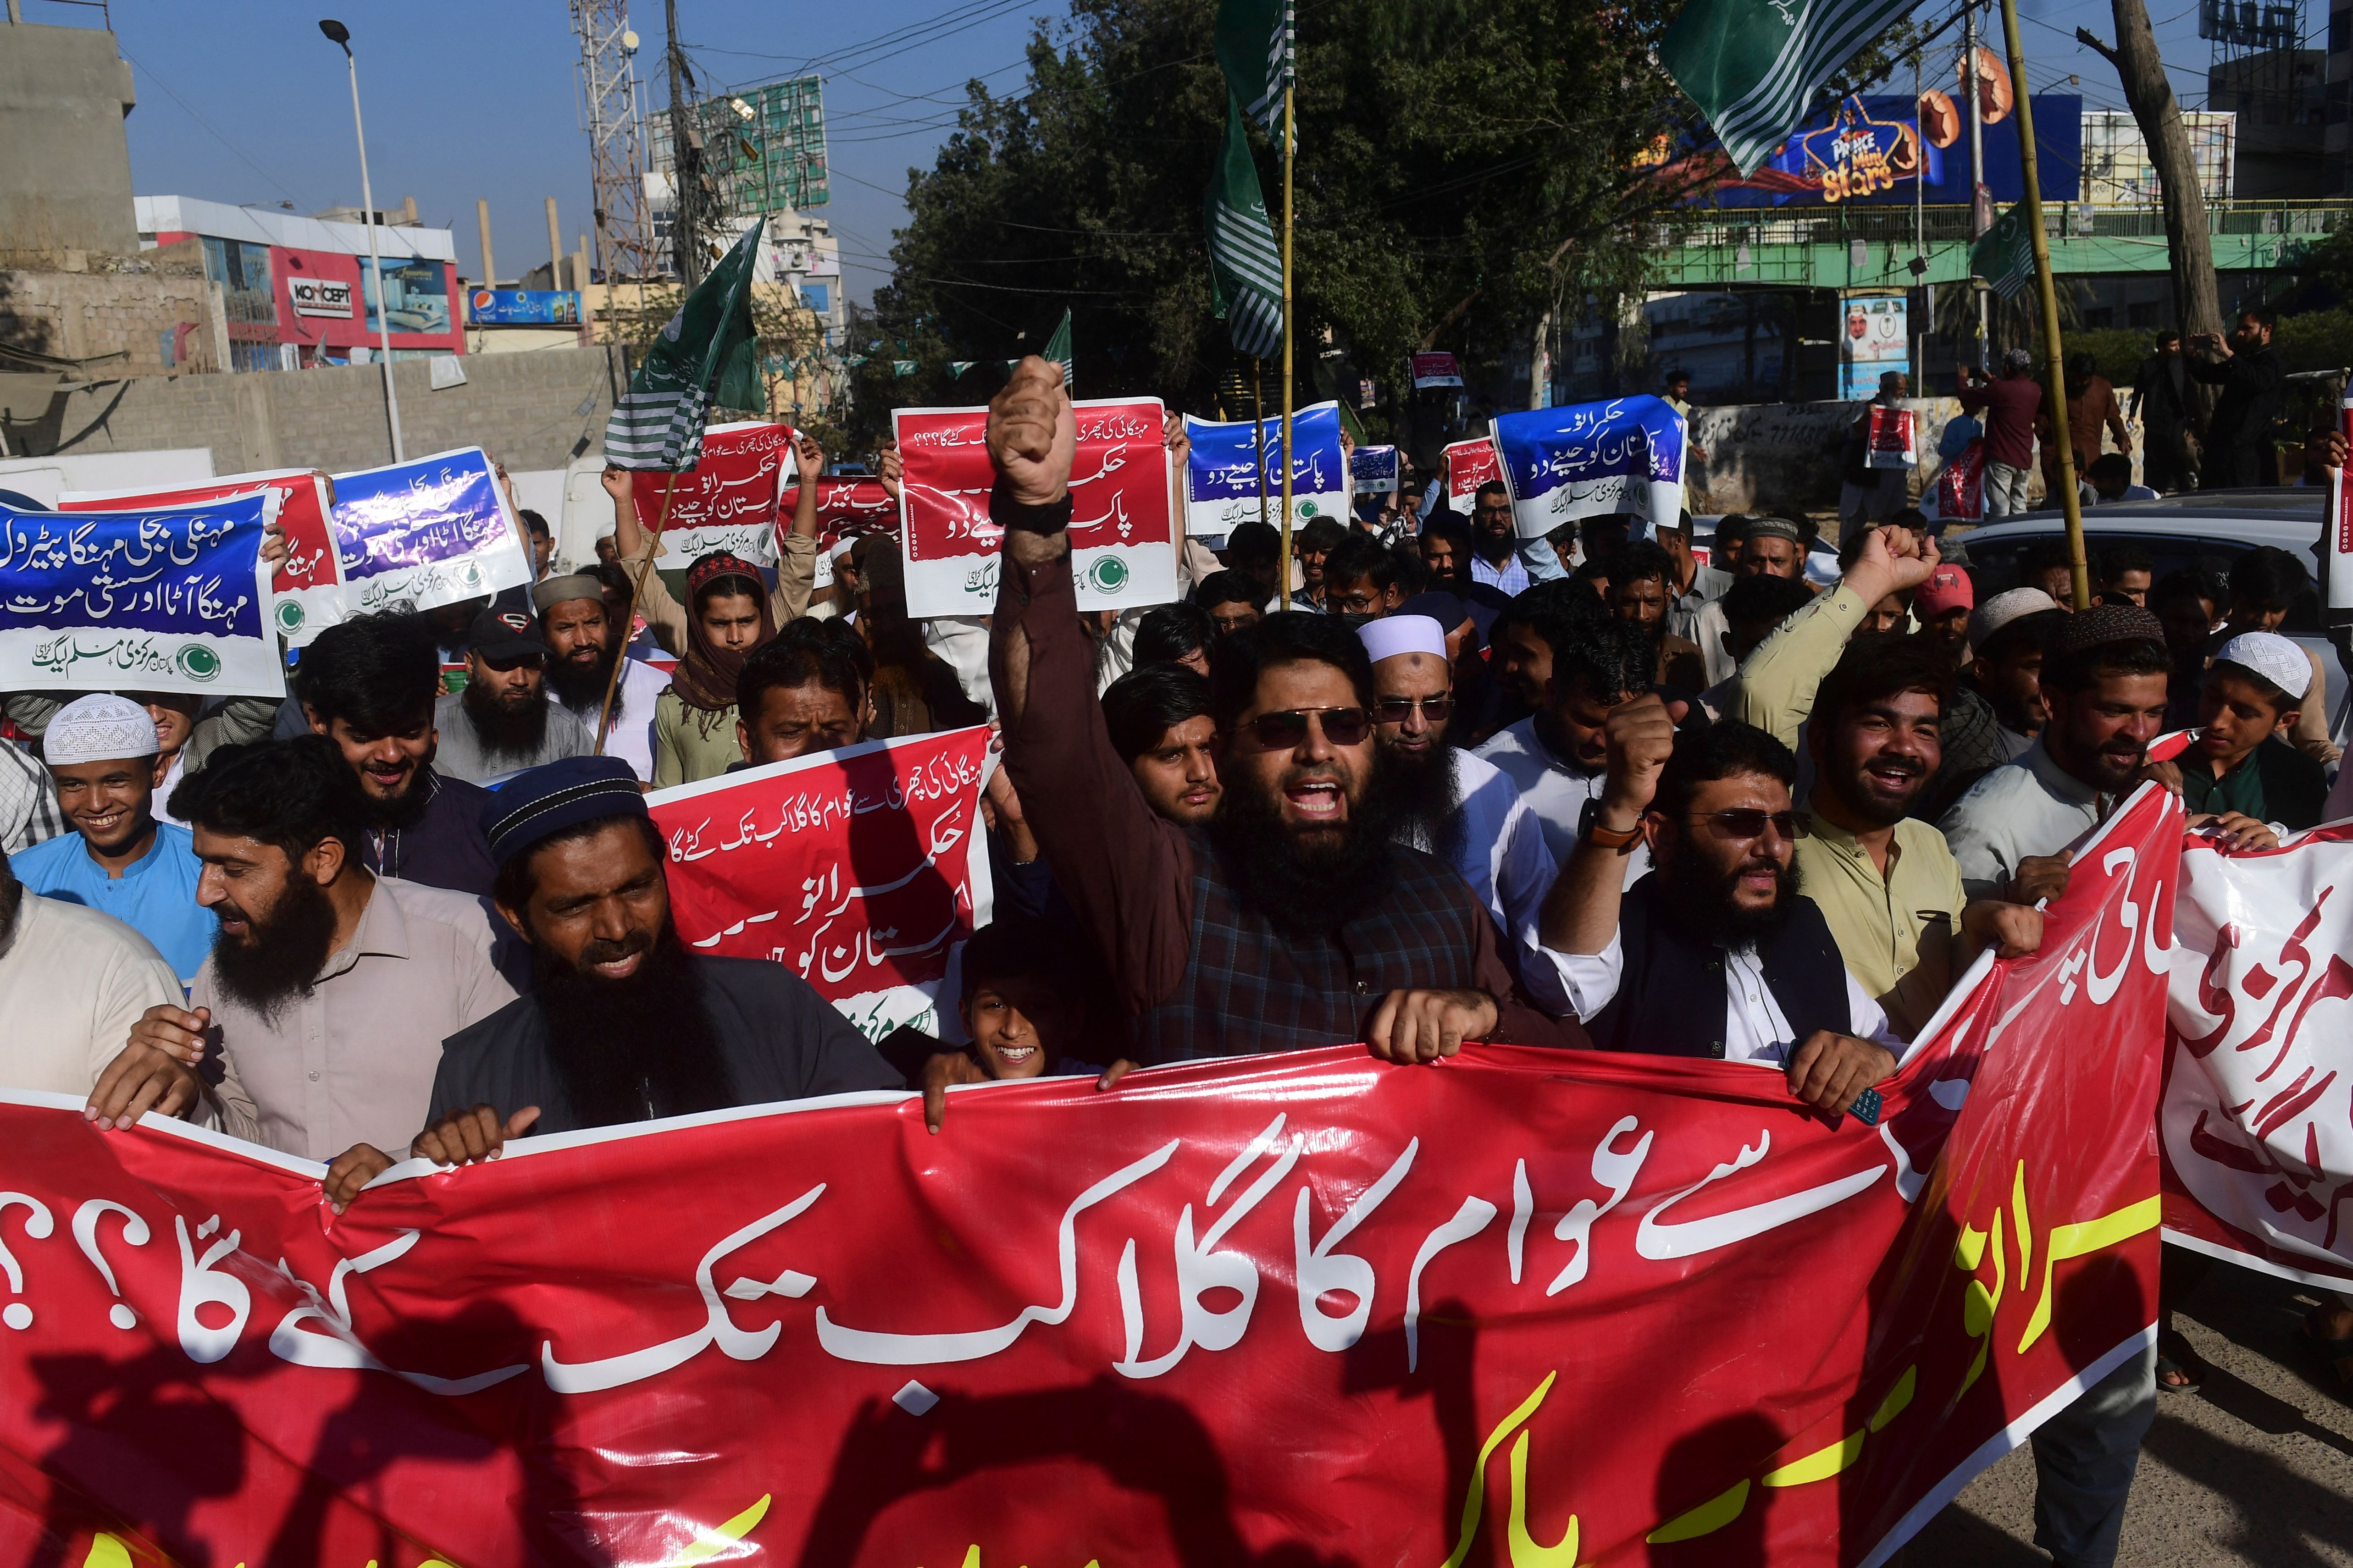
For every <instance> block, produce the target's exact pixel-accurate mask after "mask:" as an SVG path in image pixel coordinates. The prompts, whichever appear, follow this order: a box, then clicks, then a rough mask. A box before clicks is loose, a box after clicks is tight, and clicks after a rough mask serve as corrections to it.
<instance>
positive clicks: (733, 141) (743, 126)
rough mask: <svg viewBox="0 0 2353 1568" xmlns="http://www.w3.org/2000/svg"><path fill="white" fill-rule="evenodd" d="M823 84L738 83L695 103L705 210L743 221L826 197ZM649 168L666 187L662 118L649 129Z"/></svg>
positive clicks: (668, 163)
mask: <svg viewBox="0 0 2353 1568" xmlns="http://www.w3.org/2000/svg"><path fill="white" fill-rule="evenodd" d="M824 88H825V83H824V79H822V78H819V77H814V76H797V77H787V78H786V79H783V80H780V81H772V82H763V83H759V84H757V85H755V86H752V87H742V88H737V89H733V91H730V92H724V93H722V94H720V95H718V96H717V97H715V98H707V99H704V100H701V101H700V102H697V103H696V104H694V105H693V106H692V108H691V110H690V112H691V114H692V116H693V129H694V131H695V132H698V133H699V134H700V135H701V136H702V171H703V174H704V176H705V181H706V191H705V195H706V197H707V198H708V201H709V203H710V205H708V206H707V207H706V211H707V212H708V213H709V216H711V217H712V218H717V219H741V218H753V217H758V216H763V215H765V214H771V213H777V212H782V211H784V210H785V209H786V208H787V207H789V208H791V209H793V210H795V211H806V210H807V209H808V208H810V207H814V206H822V205H825V204H826V203H827V202H828V201H829V200H830V199H831V194H830V186H829V185H828V178H827V170H826V153H825V91H824ZM652 151H653V168H654V169H655V171H656V172H657V175H658V176H659V179H658V184H659V187H660V188H662V189H665V190H667V189H668V188H669V187H670V171H671V170H672V169H673V168H674V167H675V166H676V165H675V163H674V162H673V160H672V158H671V155H670V126H669V124H668V122H667V121H659V122H657V123H656V124H655V126H654V132H653V149H652Z"/></svg>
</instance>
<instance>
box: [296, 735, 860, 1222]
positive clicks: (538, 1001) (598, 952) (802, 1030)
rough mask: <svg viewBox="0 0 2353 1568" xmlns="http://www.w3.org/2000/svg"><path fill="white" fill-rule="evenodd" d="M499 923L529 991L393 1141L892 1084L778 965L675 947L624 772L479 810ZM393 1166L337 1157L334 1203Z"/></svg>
mask: <svg viewBox="0 0 2353 1568" xmlns="http://www.w3.org/2000/svg"><path fill="white" fill-rule="evenodd" d="M483 832H484V834H485V836H486V837H488V838H489V839H490V842H491V853H492V854H493V855H495V856H496V857H497V858H498V862H499V879H498V888H497V890H496V892H495V893H494V894H493V897H494V898H495V900H496V901H497V903H498V909H499V914H500V916H501V918H502V919H504V920H505V921H507V923H508V924H509V925H511V926H512V927H513V928H514V930H515V931H516V932H517V934H519V935H520V936H522V939H523V940H524V941H525V942H529V943H530V944H531V952H532V964H533V981H534V982H535V984H534V985H533V993H532V994H530V995H529V996H526V997H523V998H522V999H520V1000H518V1001H516V1002H514V1003H512V1004H511V1005H508V1006H506V1007H504V1008H501V1010H499V1011H498V1012H496V1013H494V1014H492V1015H491V1016H489V1017H487V1018H484V1019H482V1020H481V1021H480V1023H478V1024H475V1025H474V1026H471V1027H469V1028H465V1029H461V1030H459V1031H456V1032H454V1033H453V1034H452V1035H451V1036H450V1037H449V1039H448V1041H446V1042H445V1043H444V1045H443V1047H442V1049H441V1060H440V1070H439V1071H438V1073H437V1074H436V1075H435V1077H434V1080H433V1089H432V1104H433V1106H434V1107H435V1113H434V1115H433V1117H432V1120H431V1121H430V1124H429V1125H427V1124H426V1123H425V1122H424V1121H420V1122H419V1125H423V1126H424V1127H425V1131H423V1132H421V1133H419V1134H417V1137H416V1138H415V1140H414V1141H413V1142H409V1143H407V1144H406V1145H402V1144H399V1143H395V1144H394V1146H395V1147H404V1146H405V1147H406V1149H407V1151H408V1152H409V1153H410V1154H411V1155H413V1156H416V1157H417V1158H420V1159H428V1160H434V1161H438V1162H439V1163H442V1164H445V1165H455V1164H464V1163H470V1162H472V1161H476V1160H485V1159H488V1158H490V1157H491V1156H492V1155H494V1154H496V1153H497V1152H499V1151H500V1150H501V1148H502V1147H503V1146H504V1144H505V1142H506V1141H507V1140H508V1139H510V1138H515V1137H520V1136H522V1133H523V1132H525V1131H533V1132H574V1131H581V1130H582V1129H585V1128H592V1127H611V1126H617V1125H619V1124H621V1123H625V1122H631V1121H651V1120H653V1119H655V1118H657V1117H666V1116H688V1115H692V1114H693V1113H695V1112H697V1111H703V1110H727V1109H730V1108H732V1107H734V1106H739V1105H765V1104H767V1103H769V1102H771V1101H775V1100H803V1099H807V1098H811V1097H813V1096H817V1095H824V1094H844V1093H849V1092H851V1091H853V1090H858V1089H897V1088H899V1087H901V1083H902V1080H901V1079H900V1075H899V1074H898V1073H896V1072H894V1071H892V1068H890V1067H889V1066H888V1065H887V1064H886V1063H885V1062H884V1061H883V1060H882V1058H881V1056H880V1055H878V1054H877V1053H876V1051H875V1049H874V1047H872V1046H871V1045H870V1044H869V1043H868V1042H867V1040H866V1037H864V1036H863V1035H860V1033H859V1032H858V1031H857V1030H856V1029H853V1028H851V1027H850V1026H849V1023H848V1022H847V1021H846V1020H845V1019H844V1018H843V1017H842V1016H841V1015H840V1014H839V1013H837V1012H835V1011H834V1010H833V1008H832V1007H831V1006H829V1005H827V1003H826V1001H825V999H824V998H823V997H821V996H819V995H818V994H817V993H816V992H815V991H813V990H811V989H810V988H809V985H808V984H807V982H806V981H804V980H802V979H801V978H800V977H799V976H798V975H796V974H794V973H792V972H791V971H789V970H787V969H786V968H785V967H784V966H783V965H782V964H776V963H765V962H758V961H754V960H751V959H743V958H705V957H702V956H701V955H700V954H696V953H691V952H688V951H687V950H686V948H685V945H684V944H683V943H681V942H680V941H679V938H678V930H677V928H676V927H675V926H674V925H672V924H671V923H670V884H669V881H668V880H667V879H666V873H665V870H664V867H665V865H666V863H667V861H668V858H669V856H668V852H667V849H666V847H664V845H663V844H662V841H661V836H660V835H659V833H657V832H656V831H655V829H654V825H653V820H652V818H651V816H649V814H648V813H647V811H646V805H645V798H644V795H642V794H641V792H640V791H639V790H638V781H637V779H636V778H635V777H634V776H632V775H631V773H630V772H629V770H628V766H627V764H625V763H622V762H620V761H619V760H618V759H617V758H613V757H574V758H571V759H568V760H566V761H564V762H560V763H550V764H548V765H547V766H546V767H543V768H533V770H532V771H531V772H529V773H524V774H522V776H521V777H519V778H517V779H515V780H514V781H513V782H512V783H510V784H508V785H507V786H506V788H504V789H503V790H501V791H500V792H499V794H498V795H497V796H496V797H495V799H494V800H493V801H492V803H491V805H490V806H489V807H488V808H486V809H485V811H484V813H483ZM390 1163H391V1160H390V1158H389V1157H388V1156H387V1155H385V1154H384V1153H383V1152H380V1150H379V1149H377V1148H375V1147H368V1148H361V1149H353V1150H352V1151H351V1152H349V1153H348V1154H347V1155H346V1156H345V1157H344V1158H343V1159H342V1160H339V1161H337V1162H336V1163H335V1167H334V1169H333V1170H332V1171H330V1172H329V1173H328V1178H327V1195H328V1198H329V1199H330V1201H332V1202H334V1203H336V1204H338V1205H342V1204H348V1203H349V1202H350V1201H351V1198H352V1196H353V1194H356V1193H357V1192H358V1191H359V1189H360V1188H361V1187H364V1186H365V1185H366V1184H368V1183H369V1182H370V1181H372V1180H374V1179H375V1175H376V1174H377V1173H379V1172H381V1171H383V1170H384V1169H385V1167H386V1166H388V1165H389V1164H390Z"/></svg>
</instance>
